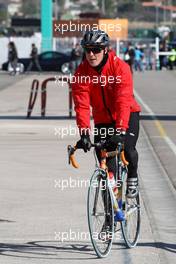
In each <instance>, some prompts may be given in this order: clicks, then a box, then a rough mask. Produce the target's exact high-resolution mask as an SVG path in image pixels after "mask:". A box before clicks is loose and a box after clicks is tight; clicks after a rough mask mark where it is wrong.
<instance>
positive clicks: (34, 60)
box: [8, 41, 42, 75]
mask: <svg viewBox="0 0 176 264" xmlns="http://www.w3.org/2000/svg"><path fill="white" fill-rule="evenodd" d="M30 58H31V59H30V63H29V65H28V67H27V69H26V73H27V72H29V71H30V70H31V69H32V67H33V66H36V67H37V69H38V71H39V72H41V71H42V68H41V66H40V63H39V60H38V49H37V47H36V45H35V44H34V43H32V45H31V53H30ZM8 62H9V65H10V67H11V71H10V75H16V74H18V73H20V64H18V51H17V48H16V45H15V43H14V42H13V41H10V42H9V44H8Z"/></svg>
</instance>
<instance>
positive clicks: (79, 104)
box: [72, 72, 90, 130]
mask: <svg viewBox="0 0 176 264" xmlns="http://www.w3.org/2000/svg"><path fill="white" fill-rule="evenodd" d="M80 76H81V74H80V75H79V72H76V73H75V75H74V78H73V80H74V83H73V82H72V96H73V101H74V104H75V108H74V109H75V112H76V123H77V126H78V128H79V129H81V130H84V129H90V88H89V85H88V84H86V83H84V82H82V83H81V81H80V80H79V79H80Z"/></svg>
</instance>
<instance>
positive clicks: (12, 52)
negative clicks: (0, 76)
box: [8, 41, 18, 75]
mask: <svg viewBox="0 0 176 264" xmlns="http://www.w3.org/2000/svg"><path fill="white" fill-rule="evenodd" d="M8 62H9V64H10V65H11V67H12V69H13V71H12V72H11V73H10V74H11V75H15V74H16V71H17V62H18V53H17V49H16V46H15V43H14V42H13V41H10V42H9V44H8Z"/></svg>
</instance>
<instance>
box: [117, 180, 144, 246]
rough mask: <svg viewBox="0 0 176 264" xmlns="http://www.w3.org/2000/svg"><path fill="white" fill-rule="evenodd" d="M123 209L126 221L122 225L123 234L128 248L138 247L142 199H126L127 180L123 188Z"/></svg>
mask: <svg viewBox="0 0 176 264" xmlns="http://www.w3.org/2000/svg"><path fill="white" fill-rule="evenodd" d="M122 208H123V210H124V214H125V221H123V222H122V223H121V228H122V234H123V238H124V240H125V243H126V246H127V247H128V248H133V247H135V246H136V244H137V241H138V237H139V232H140V198H139V194H138V195H137V196H136V197H135V198H127V197H126V180H125V181H124V182H123V187H122Z"/></svg>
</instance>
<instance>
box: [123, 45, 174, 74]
mask: <svg viewBox="0 0 176 264" xmlns="http://www.w3.org/2000/svg"><path fill="white" fill-rule="evenodd" d="M159 51H161V52H162V51H164V52H167V51H171V52H176V48H173V47H172V48H167V47H166V46H164V45H163V44H162V43H160V46H159ZM122 53H123V56H122V57H123V60H124V61H126V62H127V63H128V64H129V65H130V68H131V71H132V72H133V71H139V72H143V71H144V70H156V69H157V65H156V54H155V49H154V48H152V46H151V45H150V44H147V45H145V46H141V47H140V46H139V45H136V46H132V45H131V44H127V45H126V46H124V47H123V48H122ZM175 67H176V55H160V56H159V70H162V69H163V68H166V69H169V70H173V69H174V68H175Z"/></svg>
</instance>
